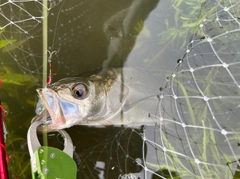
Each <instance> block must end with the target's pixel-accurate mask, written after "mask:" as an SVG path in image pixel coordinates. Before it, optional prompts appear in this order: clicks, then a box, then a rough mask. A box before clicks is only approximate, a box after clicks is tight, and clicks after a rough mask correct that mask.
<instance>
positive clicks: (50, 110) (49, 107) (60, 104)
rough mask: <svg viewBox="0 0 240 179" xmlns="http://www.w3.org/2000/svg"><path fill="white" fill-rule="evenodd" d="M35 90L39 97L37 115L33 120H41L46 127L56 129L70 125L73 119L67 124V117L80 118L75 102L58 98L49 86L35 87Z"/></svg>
mask: <svg viewBox="0 0 240 179" xmlns="http://www.w3.org/2000/svg"><path fill="white" fill-rule="evenodd" d="M37 92H38V94H39V96H40V99H39V102H38V104H37V107H36V113H37V116H36V117H35V118H34V120H41V121H43V122H44V123H45V124H46V125H47V127H48V129H50V130H58V129H61V128H66V127H68V125H69V126H70V125H72V123H73V122H74V121H72V120H71V121H70V122H69V124H68V120H67V119H69V118H71V119H81V115H80V114H81V113H80V111H79V109H78V106H77V104H74V103H70V102H68V101H66V100H64V99H62V98H60V97H59V96H58V95H56V94H55V91H54V90H52V89H50V88H41V89H37ZM61 126H62V127H61Z"/></svg>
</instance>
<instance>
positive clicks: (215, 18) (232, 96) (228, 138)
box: [0, 0, 240, 179]
mask: <svg viewBox="0 0 240 179" xmlns="http://www.w3.org/2000/svg"><path fill="white" fill-rule="evenodd" d="M187 2H188V1H187ZM42 7H43V4H42V1H37V0H34V1H33V0H25V1H23V0H21V1H20V0H8V1H3V0H0V30H1V34H0V35H1V44H0V45H2V46H1V48H2V51H1V56H2V59H1V65H3V66H4V65H6V66H7V65H13V64H14V65H17V66H18V67H19V69H20V70H21V72H23V73H24V74H30V75H39V74H41V73H42V72H41V69H42V24H41V23H42ZM98 7H99V8H100V7H101V3H99V2H92V3H90V4H89V3H85V1H71V2H68V3H67V1H63V0H52V1H49V7H44V8H47V9H48V12H49V14H48V17H49V49H48V50H49V52H50V54H53V53H52V52H54V51H56V53H54V54H53V58H55V61H54V65H53V66H54V67H55V71H54V72H55V73H60V72H61V71H63V74H60V76H59V77H62V76H64V75H69V74H70V73H71V74H74V73H77V69H73V67H72V66H79V68H80V67H81V68H85V67H86V66H87V63H86V64H82V62H81V61H80V60H78V61H75V62H74V65H72V64H71V63H70V59H73V58H75V57H76V56H80V57H81V59H82V60H86V59H88V58H89V57H92V58H93V59H94V58H96V57H95V56H91V55H92V54H91V52H88V53H89V54H86V53H84V50H85V49H80V50H79V49H78V48H77V47H78V45H79V44H80V43H85V45H86V46H88V45H89V44H90V41H89V40H88V39H89V38H90V39H91V38H92V39H94V38H96V39H97V40H96V41H98V38H97V37H96V36H95V35H94V34H95V33H96V29H97V28H98V26H99V24H98V23H93V20H94V16H96V12H97V11H98ZM111 7H112V6H110V5H109V8H107V9H108V10H109V9H111ZM121 8H123V9H124V8H125V7H121ZM199 9H200V12H199V17H198V19H197V20H196V21H193V22H192V24H193V25H192V24H190V25H189V26H193V27H194V28H193V30H192V32H191V35H192V36H191V38H190V39H191V40H190V42H189V43H188V45H187V47H186V50H185V53H184V55H183V57H182V58H181V59H179V60H178V63H177V65H176V67H175V69H174V71H173V73H172V75H171V76H169V77H168V78H167V82H166V84H165V85H164V86H162V88H160V93H159V95H158V96H156V100H159V105H158V106H157V107H156V112H155V113H154V114H149V118H150V119H151V120H153V121H155V125H154V126H152V125H150V126H148V125H143V126H142V127H141V128H133V127H131V126H129V127H120V128H116V127H106V128H94V130H93V129H92V128H91V127H90V128H86V127H83V126H82V127H81V126H80V127H78V128H73V129H71V130H69V131H68V132H69V133H70V134H71V137H72V138H73V141H74V144H75V145H76V149H75V153H74V159H75V161H76V163H77V165H78V176H79V177H80V178H84V177H85V178H86V177H87V178H119V179H127V178H131V179H134V178H141V179H142V178H152V179H154V178H181V179H183V178H238V177H239V176H240V169H239V164H240V162H239V155H240V148H239V138H240V137H239V133H240V132H239V131H240V127H239V116H240V110H239V101H240V97H239V94H240V90H239V87H240V85H239V84H240V81H239V80H240V74H239V68H240V62H239V58H240V52H239V42H240V35H239V31H240V28H239V27H240V26H239V23H240V21H239V19H240V14H239V9H240V2H238V1H237V0H236V1H234V0H212V1H202V2H201V8H199ZM79 12H81V13H79ZM85 14H88V16H87V17H86V15H85ZM89 14H91V15H89ZM103 16H104V15H103ZM99 18H101V17H99ZM67 27H68V28H67ZM83 28H85V29H88V30H87V31H82V30H81V29H83ZM117 34H119V33H117ZM105 35H106V34H102V36H105ZM99 41H100V40H99ZM2 43H3V44H2ZM33 44H34V45H33ZM97 44H98V46H102V44H101V43H97ZM99 44H100V45H99ZM96 51H101V47H100V48H99V49H96ZM82 54H84V55H82ZM98 57H99V58H103V59H105V58H106V57H107V55H106V54H103V55H102V56H101V57H100V56H98ZM101 64H102V62H96V64H95V65H96V67H98V66H99V65H101ZM56 67H57V68H56ZM91 68H93V67H91ZM61 75H62V76H61ZM76 129H77V130H78V131H76ZM79 129H80V130H81V131H79ZM76 134H78V135H76ZM110 134H111V135H110ZM81 135H82V136H91V135H92V136H94V137H96V136H98V138H97V139H92V140H95V141H91V140H90V139H89V138H88V140H87V141H84V140H85V139H84V137H83V138H80V139H79V136H81ZM99 141H101V142H99ZM90 143H91V145H90ZM83 144H84V145H83ZM16 150H17V149H16ZM10 165H11V163H10ZM9 168H10V169H12V170H13V173H14V170H15V171H17V169H16V168H12V167H11V166H10V167H9ZM20 168H21V167H20ZM25 172H26V173H27V171H25ZM22 175H23V177H24V176H25V177H26V178H27V176H26V175H24V174H22ZM13 176H14V175H13Z"/></svg>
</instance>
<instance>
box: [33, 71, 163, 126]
mask: <svg viewBox="0 0 240 179" xmlns="http://www.w3.org/2000/svg"><path fill="white" fill-rule="evenodd" d="M159 83H160V82H159V81H158V80H157V79H156V78H154V77H153V76H152V75H151V74H149V73H147V72H145V71H144V70H142V69H135V68H130V67H123V68H114V67H112V68H107V69H96V70H93V71H91V72H87V73H84V74H82V75H79V76H76V77H67V78H63V79H61V80H59V81H57V82H55V83H53V84H51V85H49V86H47V87H45V88H39V89H37V93H38V94H39V97H40V102H39V106H38V107H37V108H38V109H41V110H40V111H38V115H37V116H36V118H35V119H34V121H35V120H42V121H43V120H45V123H46V124H47V131H57V130H60V129H65V128H69V127H72V126H74V125H91V126H93V125H95V126H107V125H114V126H116V125H132V126H141V125H143V124H153V123H154V119H153V118H151V117H149V114H150V113H156V111H157V105H158V102H159V100H158V94H159ZM43 116H47V117H43ZM46 118H47V119H48V120H46Z"/></svg>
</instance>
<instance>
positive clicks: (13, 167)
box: [0, 66, 39, 178]
mask: <svg viewBox="0 0 240 179" xmlns="http://www.w3.org/2000/svg"><path fill="white" fill-rule="evenodd" d="M38 82H39V79H38V78H37V77H34V76H32V75H30V74H22V73H18V72H15V71H14V70H13V69H11V68H10V67H7V66H0V83H1V85H0V100H1V103H2V106H3V107H4V109H5V110H6V111H7V118H6V121H5V127H6V130H7V134H6V141H5V145H6V148H7V155H8V156H9V162H8V169H9V173H10V177H11V178H14V177H20V178H21V177H22V178H26V177H24V176H26V174H28V173H29V171H30V163H29V161H30V160H29V154H28V152H27V151H28V150H27V141H26V132H27V129H28V126H29V121H30V120H31V119H25V118H26V116H34V115H35V114H34V108H35V107H34V106H35V103H36V101H37V99H36V95H35V89H36V87H37V84H38ZM27 178H28V177H27Z"/></svg>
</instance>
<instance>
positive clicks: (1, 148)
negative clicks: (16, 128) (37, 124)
mask: <svg viewBox="0 0 240 179" xmlns="http://www.w3.org/2000/svg"><path fill="white" fill-rule="evenodd" d="M3 114H4V115H3ZM5 117H6V114H5V111H4V109H3V107H2V106H1V105H0V179H8V171H7V155H6V147H5V143H4V137H3V136H4V130H3V121H4V118H5Z"/></svg>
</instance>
